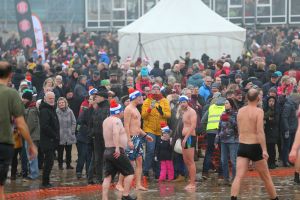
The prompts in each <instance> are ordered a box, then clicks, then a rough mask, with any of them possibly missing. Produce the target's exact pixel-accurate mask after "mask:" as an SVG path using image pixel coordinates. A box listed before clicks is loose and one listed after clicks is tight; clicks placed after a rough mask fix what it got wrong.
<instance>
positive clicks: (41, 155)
mask: <svg viewBox="0 0 300 200" xmlns="http://www.w3.org/2000/svg"><path fill="white" fill-rule="evenodd" d="M37 147H38V163H39V169H43V167H44V160H45V155H44V153H43V151H42V149H41V145H40V144H38V146H37Z"/></svg>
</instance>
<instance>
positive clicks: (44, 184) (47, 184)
mask: <svg viewBox="0 0 300 200" xmlns="http://www.w3.org/2000/svg"><path fill="white" fill-rule="evenodd" d="M42 186H43V188H51V187H53V185H52V184H51V183H43V184H42Z"/></svg>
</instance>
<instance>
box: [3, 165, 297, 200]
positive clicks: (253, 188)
mask: <svg viewBox="0 0 300 200" xmlns="http://www.w3.org/2000/svg"><path fill="white" fill-rule="evenodd" d="M73 165H75V163H73ZM292 173H293V170H292V169H286V168H281V169H276V170H273V171H272V174H273V181H274V184H275V186H276V190H277V192H278V195H279V197H280V199H291V200H292V199H295V200H297V199H300V186H298V185H295V184H294V183H293V181H292V179H293V177H292ZM51 182H52V183H53V185H54V186H55V187H54V188H51V189H40V180H34V181H25V180H23V179H22V178H18V179H17V180H16V181H10V180H9V179H8V181H7V184H6V188H5V189H6V192H7V193H8V195H7V197H8V199H47V200H52V199H53V200H54V199H70V200H71V199H74V200H76V199H87V200H94V199H101V188H100V186H99V185H89V186H87V184H86V179H85V178H82V179H80V180H77V178H76V176H75V170H66V169H64V170H63V171H61V170H58V166H57V164H55V166H54V169H53V173H52V175H51ZM185 184H186V183H185V182H181V183H174V182H163V183H158V182H157V181H155V180H152V181H151V180H150V181H149V190H148V191H147V192H136V191H133V192H132V194H133V195H134V196H137V197H138V199H140V200H154V199H189V200H194V199H195V200H196V199H214V200H217V199H230V198H229V195H230V187H229V186H226V185H224V184H223V182H222V181H221V180H218V177H217V174H214V173H212V174H211V176H210V178H209V179H208V180H205V181H204V180H199V182H198V183H197V188H196V190H195V192H186V191H185V190H184V189H183V188H184V186H185ZM241 194H242V195H241V196H240V199H251V200H252V199H253V200H255V199H268V195H267V194H266V191H265V189H264V186H263V183H262V181H260V179H259V178H258V177H257V174H255V173H253V172H250V173H248V176H247V177H246V178H245V180H244V181H243V185H242V187H241ZM109 197H110V199H121V193H120V192H118V191H116V190H114V189H113V188H112V189H111V190H110V193H109Z"/></svg>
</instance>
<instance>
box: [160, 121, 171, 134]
mask: <svg viewBox="0 0 300 200" xmlns="http://www.w3.org/2000/svg"><path fill="white" fill-rule="evenodd" d="M160 127H161V132H162V133H170V128H169V126H168V124H167V123H166V122H161V123H160Z"/></svg>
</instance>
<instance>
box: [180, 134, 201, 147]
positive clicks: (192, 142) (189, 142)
mask: <svg viewBox="0 0 300 200" xmlns="http://www.w3.org/2000/svg"><path fill="white" fill-rule="evenodd" d="M182 139H184V136H183V138H182ZM196 143H197V138H196V136H193V135H190V136H189V137H188V139H187V140H186V143H185V146H184V149H190V148H196Z"/></svg>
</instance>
